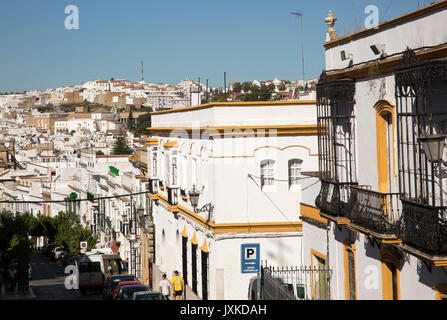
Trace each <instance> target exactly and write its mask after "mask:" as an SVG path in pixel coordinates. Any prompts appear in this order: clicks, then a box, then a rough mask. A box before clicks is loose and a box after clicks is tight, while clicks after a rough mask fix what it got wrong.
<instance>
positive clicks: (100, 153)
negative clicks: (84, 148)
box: [96, 150, 104, 156]
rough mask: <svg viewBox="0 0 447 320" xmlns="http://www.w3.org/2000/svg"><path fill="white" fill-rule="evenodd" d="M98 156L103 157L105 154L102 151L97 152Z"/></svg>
mask: <svg viewBox="0 0 447 320" xmlns="http://www.w3.org/2000/svg"><path fill="white" fill-rule="evenodd" d="M96 155H97V156H103V155H104V152H102V151H101V150H98V151H96Z"/></svg>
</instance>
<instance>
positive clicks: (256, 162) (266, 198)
mask: <svg viewBox="0 0 447 320" xmlns="http://www.w3.org/2000/svg"><path fill="white" fill-rule="evenodd" d="M148 129H149V131H150V132H151V134H152V138H151V139H149V141H148V144H149V146H148V149H147V155H148V175H149V188H150V190H151V191H150V192H151V195H150V197H151V204H150V208H152V209H151V210H152V215H153V219H154V224H155V228H156V235H155V243H156V250H155V252H156V258H155V263H156V264H157V265H158V266H159V268H160V270H162V272H165V273H167V274H168V275H169V276H170V275H172V273H173V271H175V270H178V271H179V272H180V273H181V274H182V276H183V277H184V279H185V281H186V283H187V284H188V286H189V287H190V288H191V289H192V291H193V292H195V293H196V295H197V296H199V297H200V298H202V299H213V300H214V299H219V300H224V299H225V300H227V299H247V294H248V286H249V281H250V279H251V278H252V277H253V276H254V275H255V274H252V273H251V274H249V273H248V274H244V273H242V270H241V246H242V245H243V244H253V243H256V244H259V245H260V252H259V257H260V259H261V260H265V261H268V263H269V264H270V265H280V266H283V265H301V259H302V256H301V246H302V241H301V239H302V234H301V231H302V224H301V221H300V219H299V203H300V200H301V181H300V178H301V171H316V170H317V148H318V147H317V139H316V134H317V132H316V109H315V101H303V102H296V101H295V102H293V101H292V102H276V103H275V102H261V103H256V102H255V103H221V104H219V103H216V104H208V105H202V106H197V107H189V108H180V109H173V110H169V111H160V112H153V113H152V127H151V128H148ZM157 189H158V190H157ZM194 189H196V190H198V191H199V192H200V197H199V200H198V206H197V207H196V208H194V207H193V206H192V203H191V197H190V192H191V191H193V190H194ZM206 204H211V205H212V207H213V208H212V209H210V206H206ZM199 209H203V210H202V211H200V210H199Z"/></svg>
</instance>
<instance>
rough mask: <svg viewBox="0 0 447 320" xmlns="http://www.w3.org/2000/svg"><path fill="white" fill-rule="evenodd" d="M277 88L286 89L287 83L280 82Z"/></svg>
mask: <svg viewBox="0 0 447 320" xmlns="http://www.w3.org/2000/svg"><path fill="white" fill-rule="evenodd" d="M277 88H278V90H279V91H285V90H286V85H285V84H284V83H280V84H279V85H278V86H277Z"/></svg>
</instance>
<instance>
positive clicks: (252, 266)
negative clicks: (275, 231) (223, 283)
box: [241, 243, 261, 273]
mask: <svg viewBox="0 0 447 320" xmlns="http://www.w3.org/2000/svg"><path fill="white" fill-rule="evenodd" d="M241 271H242V273H258V272H260V271H261V259H260V245H259V243H257V244H243V245H241Z"/></svg>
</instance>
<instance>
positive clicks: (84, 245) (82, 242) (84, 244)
mask: <svg viewBox="0 0 447 320" xmlns="http://www.w3.org/2000/svg"><path fill="white" fill-rule="evenodd" d="M80 246H81V251H82V252H86V251H87V247H88V243H87V242H85V241H81V243H80Z"/></svg>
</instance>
